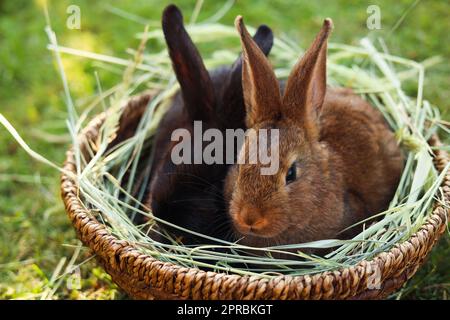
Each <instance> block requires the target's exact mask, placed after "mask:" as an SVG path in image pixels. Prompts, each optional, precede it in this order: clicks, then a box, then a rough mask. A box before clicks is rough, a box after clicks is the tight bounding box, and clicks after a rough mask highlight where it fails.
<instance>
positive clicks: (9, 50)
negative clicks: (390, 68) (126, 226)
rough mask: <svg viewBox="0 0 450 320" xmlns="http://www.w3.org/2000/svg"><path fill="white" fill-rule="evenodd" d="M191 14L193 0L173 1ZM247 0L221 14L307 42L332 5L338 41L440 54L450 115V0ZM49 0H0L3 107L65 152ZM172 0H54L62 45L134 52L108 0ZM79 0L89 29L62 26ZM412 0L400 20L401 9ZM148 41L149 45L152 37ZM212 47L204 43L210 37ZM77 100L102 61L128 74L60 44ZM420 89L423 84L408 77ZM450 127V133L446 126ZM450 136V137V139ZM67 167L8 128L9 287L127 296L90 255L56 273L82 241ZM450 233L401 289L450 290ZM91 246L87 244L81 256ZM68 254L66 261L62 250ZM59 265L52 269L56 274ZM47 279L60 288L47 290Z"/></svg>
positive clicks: (2, 191) (408, 292)
mask: <svg viewBox="0 0 450 320" xmlns="http://www.w3.org/2000/svg"><path fill="white" fill-rule="evenodd" d="M175 2H176V3H177V4H178V5H179V6H180V7H181V8H182V9H183V11H184V13H185V16H186V18H188V17H189V16H190V13H191V12H192V9H193V7H194V3H195V1H175ZM413 2H414V1H397V2H395V3H393V2H392V1H387V0H384V1H370V3H369V2H366V1H350V0H346V1H333V2H331V1H270V2H269V1H246V2H243V1H242V2H239V3H238V4H235V6H234V7H233V8H232V9H231V10H230V12H228V14H227V15H226V16H225V17H224V19H223V20H222V22H224V23H226V24H230V25H231V24H232V22H233V20H234V17H235V16H236V15H237V14H242V15H244V16H245V18H246V22H247V23H248V24H251V25H257V24H259V23H265V24H268V25H269V26H271V27H272V28H273V29H274V31H275V33H276V34H280V33H288V34H289V35H291V36H292V37H294V38H297V39H299V41H300V44H301V45H302V46H303V47H305V46H306V45H307V44H308V43H309V42H310V41H311V40H312V38H313V36H314V35H315V33H316V32H317V31H318V30H319V28H320V25H321V21H322V19H323V18H324V17H327V16H329V17H332V18H333V20H334V24H335V31H334V33H333V36H332V41H333V42H343V43H355V42H357V41H358V39H360V38H361V37H363V36H365V35H367V34H369V36H371V37H373V38H375V37H378V36H380V37H383V38H384V39H385V40H386V44H387V47H388V48H389V50H390V52H392V53H393V54H396V55H400V56H404V57H407V58H411V59H415V60H417V61H422V60H424V59H426V58H429V57H431V56H434V55H441V56H443V57H444V59H443V62H442V63H441V64H439V65H436V66H435V67H433V68H431V69H429V70H427V73H426V84H425V98H426V99H428V100H429V101H430V102H431V103H432V104H435V105H437V106H439V107H440V110H441V112H442V117H443V119H446V120H448V119H449V113H450V108H449V106H448V101H450V99H449V98H450V97H449V91H448V88H449V87H450V65H449V64H448V59H449V57H450V44H449V40H448V30H450V22H449V20H448V18H447V12H449V10H450V4H448V3H446V2H445V1H425V0H423V1H421V2H418V3H417V5H416V6H414V7H411V4H412V3H413ZM42 3H43V1H29V0H22V1H12V0H10V1H3V2H1V3H0V44H1V45H0V101H1V107H0V112H1V113H3V114H4V115H5V116H6V117H7V118H8V119H9V120H10V121H11V122H12V124H13V125H14V126H15V127H16V129H17V130H18V131H19V132H20V133H21V134H22V136H23V137H24V138H25V140H26V141H27V142H29V144H30V146H31V147H32V148H33V149H35V150H36V151H38V152H39V153H41V154H43V155H45V156H46V157H47V158H49V159H51V160H53V161H54V162H57V163H62V161H63V159H64V152H65V149H66V148H67V144H68V141H69V137H68V135H67V130H66V128H65V124H64V120H65V118H66V116H67V115H66V107H65V105H64V101H63V93H62V91H63V88H62V84H61V81H60V78H59V75H58V73H57V71H56V66H55V62H54V60H53V58H52V55H51V54H50V53H49V52H48V51H47V49H46V44H47V38H46V35H45V32H44V27H45V18H44V14H43V7H42ZM167 3H169V2H168V1H149V0H144V1H133V2H131V1H111V0H105V1H96V2H94V1H87V0H86V1H76V0H73V1H49V4H48V6H49V12H50V17H51V21H52V26H53V29H54V30H55V31H56V33H57V36H58V41H59V43H60V44H61V45H66V46H69V47H76V48H80V49H85V50H90V51H95V52H99V53H105V54H111V55H112V54H114V55H115V56H119V57H123V58H129V57H130V56H129V55H127V53H126V52H125V50H126V49H127V48H136V47H137V45H138V43H139V40H138V39H136V38H134V35H135V34H136V33H137V32H140V31H142V30H143V25H142V24H139V23H135V22H131V21H129V20H126V19H124V18H122V17H119V16H117V15H114V14H113V13H111V9H110V8H111V7H110V6H114V7H115V8H119V9H121V10H125V11H127V12H129V13H132V14H134V15H137V16H140V17H142V18H144V19H145V18H152V19H158V17H159V16H160V15H161V11H162V9H163V7H164V6H165V5H166V4H167ZM223 3H224V1H214V2H213V1H206V3H205V4H204V7H203V10H202V12H201V14H200V17H199V20H200V21H201V20H202V19H205V18H207V17H209V16H211V15H212V14H213V13H215V12H216V11H217V10H218V9H219V8H220V7H221V6H222V5H223ZM69 4H77V5H79V6H80V8H81V30H69V29H67V28H66V27H65V20H66V18H67V14H66V8H67V6H68V5H69ZM369 4H378V5H379V6H380V8H381V17H382V27H383V29H382V30H377V31H370V32H369V30H367V28H366V27H365V21H366V18H367V13H366V8H367V6H368V5H369ZM409 7H411V10H410V11H409V13H408V14H407V15H406V16H405V18H404V20H403V21H402V23H401V24H400V25H399V26H398V28H396V29H395V30H394V31H391V30H392V27H393V26H394V25H396V24H397V21H398V20H399V18H400V17H401V16H402V15H403V13H404V12H405V11H406V10H407V9H408V8H409ZM149 45H152V43H150V44H149ZM203 49H207V48H203ZM63 63H64V67H65V70H66V73H67V76H68V80H69V83H70V85H71V87H70V88H71V92H72V95H73V97H74V99H75V101H80V99H83V98H85V97H86V96H89V95H92V94H94V93H95V92H96V87H95V77H94V71H98V73H99V77H100V79H101V83H102V86H103V88H108V87H111V86H112V85H114V84H115V83H116V82H118V81H120V74H118V73H114V72H111V71H108V70H105V69H103V68H101V66H99V65H98V64H95V63H92V61H88V60H83V59H80V58H76V57H72V56H63ZM406 89H407V91H408V94H410V95H415V94H416V93H415V92H414V91H413V90H414V86H411V88H406ZM447 139H448V138H447ZM447 141H448V140H447ZM58 182H59V181H58V173H57V172H55V171H54V170H52V169H50V168H48V167H46V166H43V165H41V164H39V163H37V162H34V161H32V160H31V159H30V158H29V157H28V156H27V155H26V154H25V152H24V151H22V150H21V149H20V148H19V147H18V146H17V144H16V143H15V142H14V141H13V140H12V139H11V137H10V136H9V135H8V134H7V133H6V131H5V130H3V129H0V225H1V226H2V227H1V228H0V298H8V299H9V298H39V297H42V294H43V293H45V294H46V297H52V298H107V299H109V298H124V295H123V294H121V293H120V292H119V291H117V288H115V286H114V285H113V284H112V283H111V281H110V280H109V279H108V277H107V276H106V275H105V273H104V272H103V271H101V269H99V268H98V267H96V265H95V264H94V263H93V262H92V261H88V262H87V263H85V264H83V265H82V266H81V276H82V279H83V281H82V283H81V288H72V289H69V288H67V285H66V280H67V279H62V280H63V281H62V282H61V283H60V284H59V283H58V277H57V275H58V274H59V272H57V271H58V268H57V267H58V264H59V263H60V262H61V261H62V260H61V259H62V258H64V257H66V258H67V261H66V263H65V265H64V266H66V265H67V264H68V262H69V260H70V258H71V256H72V255H73V254H74V252H75V251H76V250H75V249H74V248H75V247H76V246H77V244H78V241H77V240H76V238H75V232H74V231H73V229H72V227H71V225H70V223H69V221H68V219H67V217H66V215H65V213H64V210H63V207H62V202H61V201H60V198H59V183H58ZM449 245H450V237H448V236H445V237H444V239H442V240H441V241H440V244H439V245H438V246H437V247H436V248H435V250H434V251H433V253H432V255H431V257H430V259H429V260H428V262H427V263H426V264H425V265H424V267H423V268H422V269H421V270H420V271H419V272H418V274H417V275H416V277H414V278H413V279H412V280H411V281H410V282H409V283H408V284H407V286H406V287H405V288H404V289H403V291H402V292H401V298H415V299H442V298H447V297H448V295H449V293H450V287H449V286H450V274H449V271H448V270H450V259H449V257H450V249H449V248H450V246H449ZM88 257H89V255H88V252H87V250H81V252H80V256H79V257H78V259H77V263H81V262H82V261H83V260H85V259H87V258H88ZM62 262H64V261H62ZM52 276H53V279H52ZM48 288H55V289H56V290H55V292H54V294H52V295H50V296H49V295H48V291H47V290H48Z"/></svg>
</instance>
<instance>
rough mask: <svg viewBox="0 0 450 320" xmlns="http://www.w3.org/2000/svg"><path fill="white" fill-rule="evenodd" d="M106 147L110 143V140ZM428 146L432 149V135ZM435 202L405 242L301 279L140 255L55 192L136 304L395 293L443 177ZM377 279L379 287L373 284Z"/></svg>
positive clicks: (136, 107) (68, 183)
mask: <svg viewBox="0 0 450 320" xmlns="http://www.w3.org/2000/svg"><path fill="white" fill-rule="evenodd" d="M150 98H151V97H150V96H149V95H141V96H139V97H136V98H133V99H131V100H130V102H129V103H128V104H127V105H126V107H125V111H124V114H123V116H122V118H121V123H120V129H119V131H118V135H117V138H116V139H119V140H123V139H125V138H127V137H130V135H131V134H133V133H134V130H135V129H136V126H137V123H138V120H139V118H140V116H141V115H142V113H143V111H144V110H145V108H146V106H147V104H148V102H149V100H150ZM105 117H106V114H101V115H99V116H97V117H96V118H94V119H93V120H92V121H91V122H90V124H89V125H88V126H87V127H86V129H85V130H84V131H83V133H82V134H81V135H80V141H81V142H82V143H81V145H83V142H85V143H87V142H88V141H93V140H94V139H95V138H96V137H97V135H98V129H99V127H100V126H101V124H102V122H103V121H104V119H105ZM113 143H114V142H113ZM429 143H430V145H433V146H438V145H440V141H439V139H438V138H437V137H436V136H434V137H433V138H432V139H430V141H429ZM448 161H449V159H448V155H447V153H446V152H444V151H439V150H436V152H435V159H434V165H435V167H436V169H437V170H438V171H439V172H441V171H442V170H443V169H444V167H445V166H446V164H447V163H448ZM64 169H65V170H66V171H69V172H73V173H76V165H75V159H74V153H73V151H72V149H70V150H69V151H68V152H67V157H66V161H65V164H64ZM442 191H443V194H444V200H443V202H437V201H436V202H435V203H434V205H433V212H432V214H431V215H430V216H429V217H428V219H427V220H426V222H425V223H424V225H423V226H422V227H421V228H420V229H419V230H418V231H417V232H416V233H414V234H413V235H412V236H411V238H410V239H409V240H407V241H405V242H403V243H400V244H397V245H395V246H394V247H393V248H392V249H390V250H389V251H387V252H382V253H380V254H378V255H376V256H375V257H374V258H373V259H372V260H370V261H365V260H364V261H361V262H359V263H358V264H357V265H355V266H352V267H349V268H344V269H339V270H335V271H328V272H323V273H318V274H314V275H304V276H278V277H275V278H271V279H267V278H263V277H258V276H239V275H228V274H225V273H215V272H210V271H203V270H199V269H195V268H185V267H181V266H178V265H176V264H173V263H168V262H162V261H159V260H157V259H155V258H153V257H152V256H149V255H145V254H142V252H141V251H139V250H138V249H137V248H136V247H135V246H134V245H132V244H130V243H129V242H127V241H124V240H119V239H117V238H116V237H114V236H113V235H111V234H110V233H109V232H108V231H107V229H106V228H105V226H104V225H103V224H102V223H100V222H99V221H97V220H96V219H95V217H93V216H92V214H90V213H89V212H88V211H87V210H86V208H85V206H84V205H83V203H82V201H81V200H80V198H79V196H78V194H79V193H78V185H77V182H76V181H75V180H74V179H73V178H71V177H70V176H69V175H66V174H62V176H61V194H62V198H63V201H64V204H65V208H66V212H67V214H68V216H69V218H70V220H71V222H72V224H73V226H74V227H75V229H76V232H77V236H78V237H79V239H80V240H81V241H82V242H83V244H84V245H86V246H87V247H89V248H90V249H91V250H92V252H93V253H94V254H95V255H96V258H97V260H98V262H99V263H100V264H101V265H102V266H103V268H104V269H105V270H106V272H107V273H109V274H110V275H111V277H112V279H113V281H114V282H115V283H116V284H117V285H118V286H119V287H120V288H122V289H123V290H124V291H125V292H126V293H127V294H128V295H130V296H131V297H133V298H136V299H154V298H156V299H207V300H216V299H245V300H247V299H248V300H252V299H256V300H261V299H283V300H284V299H382V298H385V297H386V296H387V295H389V294H390V293H392V292H394V291H396V290H397V289H399V288H400V287H401V286H402V285H403V284H404V283H405V282H406V281H407V280H408V279H410V278H411V277H412V276H413V275H414V274H415V272H416V271H417V270H418V268H419V267H420V266H421V265H422V263H423V262H424V260H425V258H426V256H427V255H428V253H429V252H430V251H431V249H432V247H433V246H434V244H435V243H436V242H437V240H438V239H439V237H440V236H441V235H442V233H443V232H444V231H445V228H446V225H447V221H448V217H449V213H450V212H449V211H450V210H449V205H450V172H447V173H446V175H445V178H444V181H443V183H442ZM375 277H376V278H377V279H380V280H381V281H380V282H379V285H376V283H374V279H375Z"/></svg>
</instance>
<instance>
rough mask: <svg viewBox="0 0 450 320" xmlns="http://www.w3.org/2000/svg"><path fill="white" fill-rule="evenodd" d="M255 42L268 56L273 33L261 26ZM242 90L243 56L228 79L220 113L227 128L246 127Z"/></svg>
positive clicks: (236, 62)
mask: <svg viewBox="0 0 450 320" xmlns="http://www.w3.org/2000/svg"><path fill="white" fill-rule="evenodd" d="M253 40H254V41H255V43H256V44H257V45H258V47H259V48H260V49H261V51H262V52H263V54H264V55H265V56H267V55H268V54H269V53H270V50H271V49H272V45H273V32H272V30H271V29H270V28H269V27H268V26H266V25H260V26H259V27H258V29H257V30H256V33H255V34H254V36H253ZM243 99H244V97H243V90H242V54H240V55H239V58H237V60H236V61H235V62H234V63H233V65H232V66H231V71H230V73H229V76H228V77H227V79H226V84H225V92H224V95H223V101H221V103H222V105H221V106H220V108H219V110H218V112H220V113H222V115H221V117H220V118H221V119H223V122H224V126H225V127H226V128H243V127H244V126H245V123H244V119H245V108H244V101H243Z"/></svg>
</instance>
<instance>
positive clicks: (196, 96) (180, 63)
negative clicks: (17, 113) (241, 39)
mask: <svg viewBox="0 0 450 320" xmlns="http://www.w3.org/2000/svg"><path fill="white" fill-rule="evenodd" d="M162 29H163V32H164V37H165V39H166V43H167V47H168V51H169V55H170V59H171V60H172V65H173V69H174V71H175V74H176V76H177V79H178V82H179V83H180V88H181V93H182V95H183V100H184V103H185V107H186V111H187V112H188V115H189V116H190V118H191V119H192V120H204V121H207V120H208V119H211V117H212V116H213V108H214V103H215V101H214V100H215V99H214V88H213V85H212V81H211V78H210V76H209V73H208V71H207V70H206V67H205V65H204V64H203V60H202V58H201V56H200V54H199V52H198V50H197V48H196V47H195V45H194V43H193V42H192V40H191V38H190V37H189V35H188V33H187V32H186V29H185V28H184V25H183V16H182V14H181V12H180V10H179V9H178V8H177V7H176V6H175V5H169V6H167V7H166V9H165V10H164V12H163V18H162Z"/></svg>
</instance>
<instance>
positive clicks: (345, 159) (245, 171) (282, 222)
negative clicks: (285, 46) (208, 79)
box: [225, 17, 403, 247]
mask: <svg viewBox="0 0 450 320" xmlns="http://www.w3.org/2000/svg"><path fill="white" fill-rule="evenodd" d="M236 28H237V30H238V32H239V34H240V36H241V43H242V47H243V57H244V59H243V61H244V62H243V79H242V81H243V88H244V100H245V105H246V109H247V112H246V113H247V118H246V122H247V126H248V127H249V128H252V129H255V130H256V131H258V130H260V129H278V130H279V146H278V147H279V159H280V163H279V170H278V172H277V173H276V174H274V175H261V171H260V169H261V165H260V164H256V165H255V164H248V163H245V164H237V165H235V166H233V167H232V168H231V169H230V172H229V174H228V176H227V179H226V186H225V197H226V199H227V201H228V211H229V215H230V218H231V220H232V224H233V228H234V231H235V233H236V234H237V236H238V237H240V238H241V240H240V243H241V244H245V245H251V246H257V247H264V246H270V245H276V244H294V243H303V242H309V241H315V240H319V239H332V238H337V237H338V238H348V237H351V236H353V235H354V234H355V233H356V232H358V231H360V228H352V229H351V230H350V231H347V232H345V233H343V234H342V233H341V234H340V231H342V230H343V229H345V228H347V227H349V226H351V225H353V224H355V223H357V222H359V221H361V220H363V219H365V218H368V217H370V216H372V215H374V214H376V213H379V212H381V211H383V210H384V209H386V208H387V207H388V205H389V202H390V200H391V199H392V197H393V195H394V192H395V190H396V187H397V185H398V182H399V179H400V175H401V172H402V168H403V157H402V154H401V151H400V148H399V146H398V145H397V141H396V139H395V136H394V134H393V133H392V132H391V131H390V129H389V128H388V126H387V124H386V123H385V121H384V119H383V116H382V115H381V113H380V112H378V111H377V110H375V109H374V108H373V107H372V106H371V105H370V104H368V103H367V102H366V101H364V100H363V99H362V98H360V97H359V96H357V95H355V94H354V93H352V91H351V90H350V89H331V88H327V87H326V51H327V39H328V36H329V34H330V32H331V29H332V23H331V20H329V19H327V20H325V22H324V25H323V27H322V30H321V31H320V33H319V34H318V35H317V37H316V39H315V41H314V42H313V44H312V45H311V47H310V48H309V49H308V50H307V52H306V53H305V55H304V56H303V58H302V59H301V60H300V61H299V62H298V63H297V64H296V65H295V66H294V68H293V70H292V72H291V74H290V76H289V78H288V80H287V82H286V86H285V88H284V89H280V87H279V82H278V80H277V79H276V77H275V74H274V72H273V70H272V67H271V66H270V63H269V61H268V60H267V58H266V57H265V56H264V54H262V52H261V51H260V50H259V48H258V47H257V46H256V45H255V43H254V41H253V40H252V39H251V37H250V36H249V34H248V32H247V30H246V28H245V26H244V24H243V21H242V18H241V17H238V18H237V19H236ZM281 91H284V92H281ZM249 140H250V138H246V140H245V143H244V145H243V147H242V149H241V152H240V155H239V156H240V157H247V156H248V152H249V151H248V150H249V148H248V145H249V143H250V141H249ZM292 178H293V179H292Z"/></svg>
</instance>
